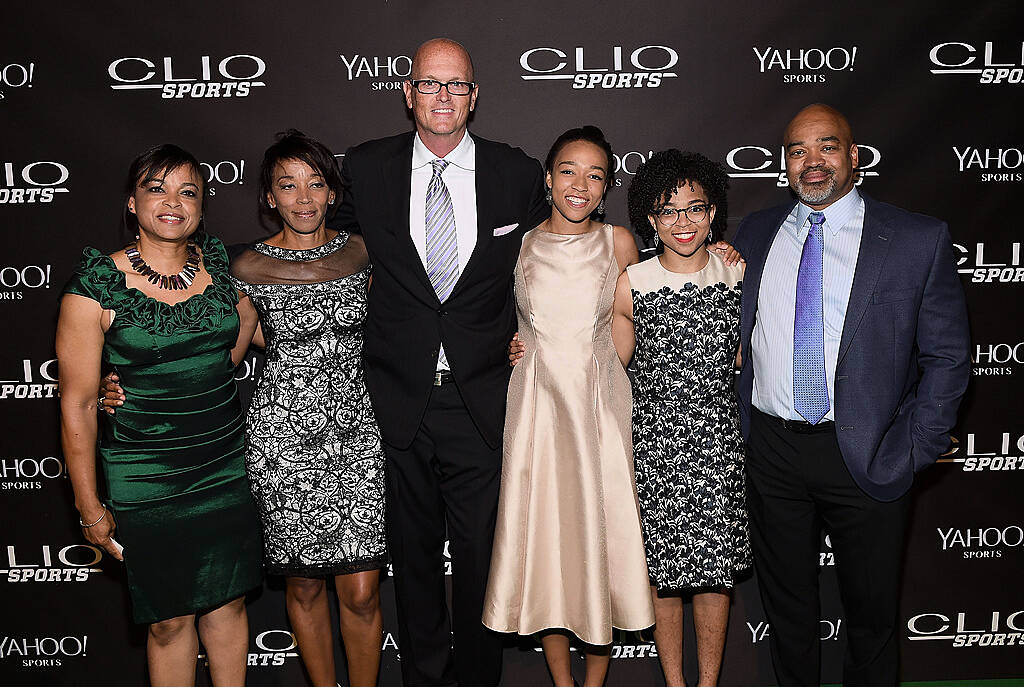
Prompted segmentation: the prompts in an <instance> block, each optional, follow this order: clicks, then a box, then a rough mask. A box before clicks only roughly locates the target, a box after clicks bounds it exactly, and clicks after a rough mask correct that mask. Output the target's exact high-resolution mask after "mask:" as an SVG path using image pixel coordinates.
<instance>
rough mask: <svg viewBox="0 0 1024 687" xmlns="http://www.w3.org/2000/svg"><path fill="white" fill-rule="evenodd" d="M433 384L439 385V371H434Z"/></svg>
mask: <svg viewBox="0 0 1024 687" xmlns="http://www.w3.org/2000/svg"><path fill="white" fill-rule="evenodd" d="M434 386H441V371H440V370H438V371H437V372H435V373H434Z"/></svg>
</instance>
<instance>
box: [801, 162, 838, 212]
mask: <svg viewBox="0 0 1024 687" xmlns="http://www.w3.org/2000/svg"><path fill="white" fill-rule="evenodd" d="M815 171H821V170H815ZM825 171H827V172H828V179H826V180H825V181H819V182H817V183H815V184H813V185H811V188H808V185H805V184H804V183H803V182H802V181H801V180H800V177H797V180H796V186H795V187H794V189H793V190H795V191H796V195H797V197H798V198H799V199H800V200H802V201H803V202H805V203H807V204H808V205H817V204H818V203H823V202H825V201H826V200H828V198H829V197H830V196H831V195H832V194H833V193H834V192H835V190H836V173H835V172H834V171H832V170H831V169H827V170H825Z"/></svg>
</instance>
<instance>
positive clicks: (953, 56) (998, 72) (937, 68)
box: [928, 41, 1024, 84]
mask: <svg viewBox="0 0 1024 687" xmlns="http://www.w3.org/2000/svg"><path fill="white" fill-rule="evenodd" d="M928 59H929V60H931V63H932V69H931V73H932V74H941V75H952V76H960V75H962V76H972V77H973V76H976V77H977V78H978V83H980V84H1020V83H1022V82H1024V41H1022V42H1020V43H1010V42H1008V41H1007V42H1000V43H995V42H994V41H985V42H984V43H980V44H979V43H962V42H959V41H950V42H947V43H939V44H938V45H935V46H932V49H931V50H929V51H928Z"/></svg>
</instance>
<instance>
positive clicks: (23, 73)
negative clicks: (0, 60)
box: [0, 62, 36, 100]
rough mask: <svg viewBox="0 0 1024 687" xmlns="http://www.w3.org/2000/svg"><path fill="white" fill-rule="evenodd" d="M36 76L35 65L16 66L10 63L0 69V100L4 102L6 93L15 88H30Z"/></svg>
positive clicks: (33, 63)
mask: <svg viewBox="0 0 1024 687" xmlns="http://www.w3.org/2000/svg"><path fill="white" fill-rule="evenodd" d="M35 75H36V63H35V62H29V63H28V64H18V63H16V62H12V63H11V64H5V65H4V66H3V67H0V100H4V99H5V98H6V97H7V95H8V91H11V90H14V89H17V88H32V80H33V79H34V78H35Z"/></svg>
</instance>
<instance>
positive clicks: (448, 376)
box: [434, 370, 455, 386]
mask: <svg viewBox="0 0 1024 687" xmlns="http://www.w3.org/2000/svg"><path fill="white" fill-rule="evenodd" d="M454 381H455V377H454V376H453V375H452V373H451V372H450V371H448V370H438V371H437V372H435V373H434V386H441V385H442V384H449V383H451V382H454Z"/></svg>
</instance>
